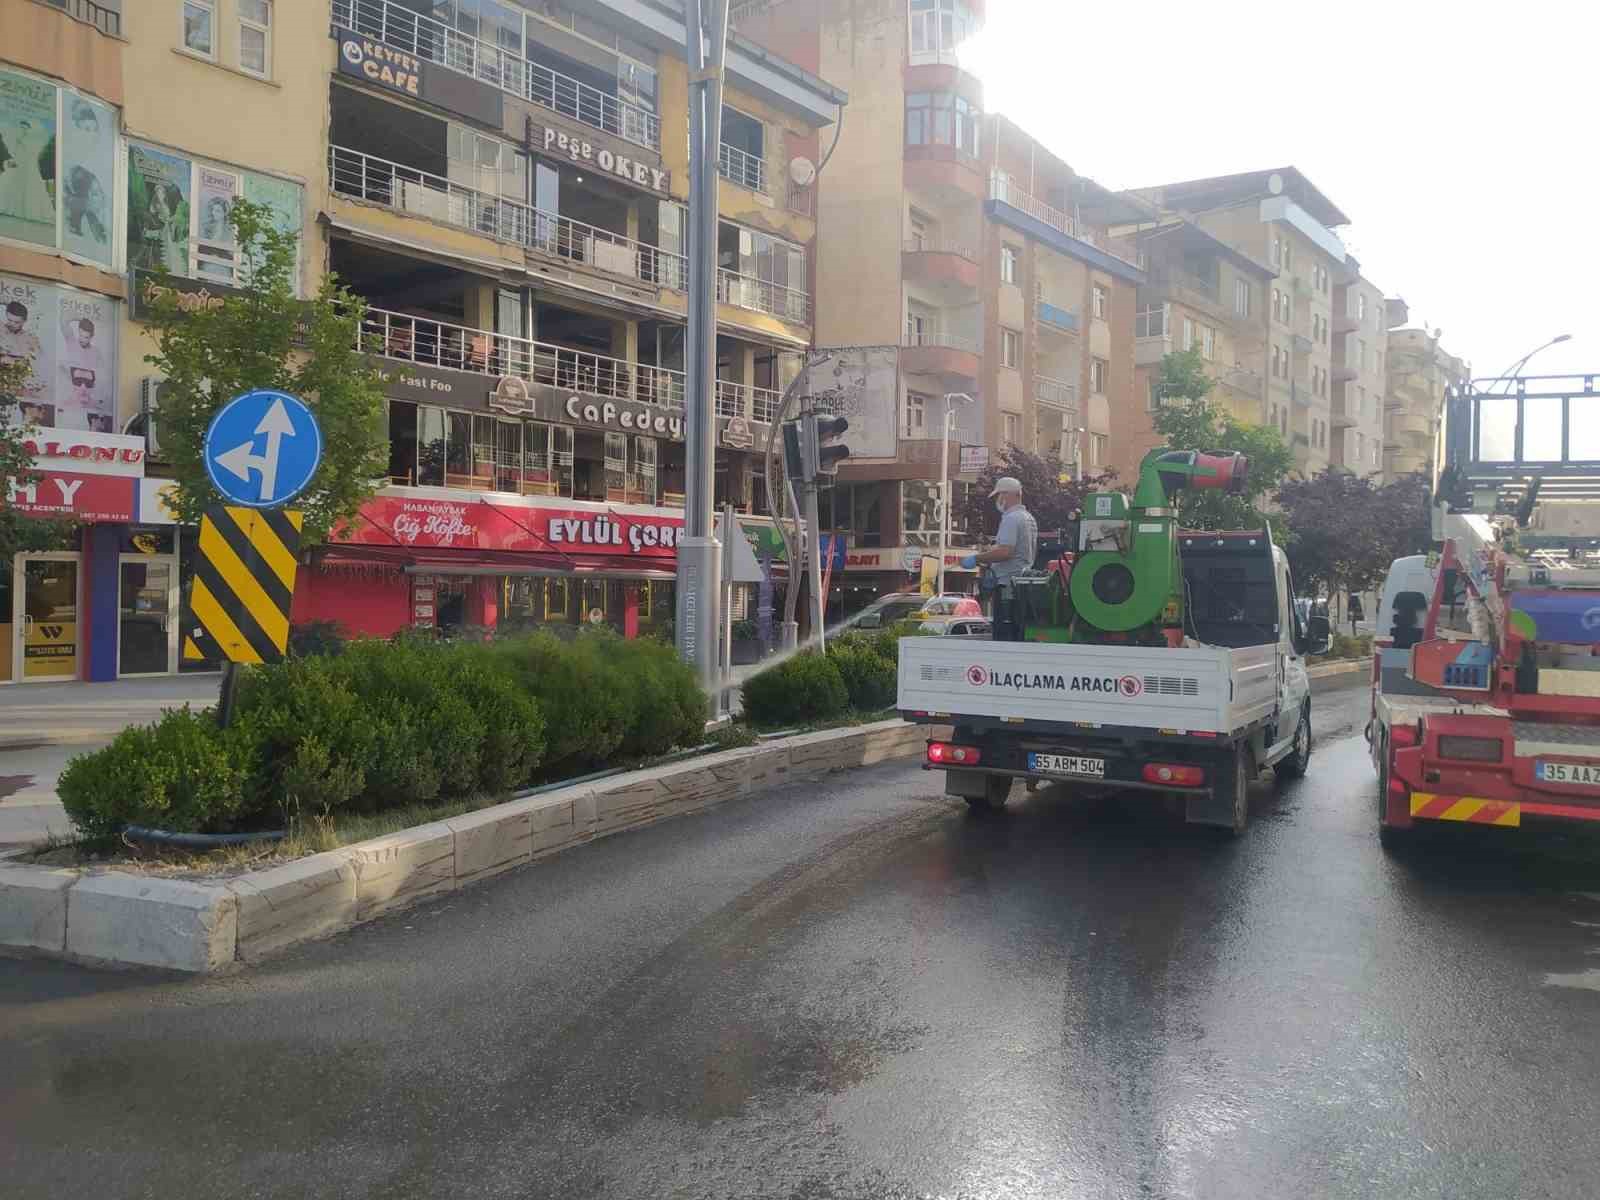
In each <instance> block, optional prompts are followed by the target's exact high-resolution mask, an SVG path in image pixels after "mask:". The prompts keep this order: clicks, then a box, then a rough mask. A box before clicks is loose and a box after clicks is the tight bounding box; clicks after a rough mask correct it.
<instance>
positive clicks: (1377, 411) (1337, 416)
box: [1329, 256, 1405, 482]
mask: <svg viewBox="0 0 1600 1200" xmlns="http://www.w3.org/2000/svg"><path fill="white" fill-rule="evenodd" d="M1404 308H1405V305H1404V303H1403V302H1402V301H1398V300H1395V301H1389V300H1385V299H1384V296H1383V293H1382V291H1380V290H1379V289H1378V288H1377V287H1376V286H1374V285H1373V284H1372V283H1371V282H1370V281H1369V280H1368V279H1366V278H1365V277H1364V276H1363V275H1362V274H1361V264H1360V263H1359V262H1357V261H1356V260H1355V258H1354V257H1352V256H1347V257H1346V259H1345V269H1344V271H1343V272H1341V273H1340V276H1339V281H1338V282H1336V283H1335V284H1334V287H1333V394H1332V398H1331V404H1330V413H1331V416H1330V418H1329V419H1330V421H1331V423H1332V425H1333V440H1332V453H1331V454H1330V455H1329V461H1330V462H1331V463H1332V465H1334V466H1336V467H1343V468H1345V469H1346V470H1348V471H1351V472H1353V473H1355V474H1357V475H1368V476H1371V477H1372V478H1373V480H1374V481H1375V482H1376V481H1378V480H1380V479H1381V478H1382V476H1383V473H1384V461H1383V440H1384V397H1385V395H1386V393H1387V391H1388V386H1387V375H1386V372H1385V367H1384V361H1385V359H1386V358H1387V357H1388V349H1389V324H1390V320H1391V318H1393V319H1394V320H1395V322H1396V323H1397V324H1398V323H1401V322H1403V321H1404V319H1405V318H1404V315H1403V313H1404Z"/></svg>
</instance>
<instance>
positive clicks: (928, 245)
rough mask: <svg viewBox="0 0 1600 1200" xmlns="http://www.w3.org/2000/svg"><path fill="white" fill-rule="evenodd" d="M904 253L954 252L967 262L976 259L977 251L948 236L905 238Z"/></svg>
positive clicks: (975, 260)
mask: <svg viewBox="0 0 1600 1200" xmlns="http://www.w3.org/2000/svg"><path fill="white" fill-rule="evenodd" d="M906 253H907V254H954V255H955V256H956V257H958V258H964V259H966V260H967V261H968V262H977V261H978V252H977V251H976V250H974V249H973V248H972V247H971V246H967V245H963V244H962V243H961V242H957V241H953V240H952V239H950V238H930V237H920V238H907V239H906Z"/></svg>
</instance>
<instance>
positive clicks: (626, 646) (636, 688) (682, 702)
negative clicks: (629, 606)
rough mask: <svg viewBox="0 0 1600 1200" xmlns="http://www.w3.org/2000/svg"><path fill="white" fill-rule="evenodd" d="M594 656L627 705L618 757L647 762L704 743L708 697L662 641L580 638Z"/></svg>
mask: <svg viewBox="0 0 1600 1200" xmlns="http://www.w3.org/2000/svg"><path fill="white" fill-rule="evenodd" d="M580 641H584V642H588V643H589V644H590V645H592V646H593V647H594V648H595V649H596V651H597V652H598V654H599V656H600V657H601V659H602V660H603V661H604V662H605V663H606V664H607V665H608V666H609V668H610V669H611V671H612V673H613V675H614V676H615V677H616V678H617V679H618V681H619V685H620V686H621V687H622V689H623V692H624V694H625V695H626V696H627V697H628V698H629V700H630V701H631V708H632V713H631V719H630V721H629V723H628V726H627V729H626V730H625V731H624V733H623V737H622V741H621V743H620V745H619V746H618V752H619V753H621V754H622V755H624V756H625V757H631V758H648V757H652V756H654V755H658V754H665V753H667V752H668V751H669V750H672V749H674V748H677V747H683V748H687V747H689V746H697V745H699V744H701V743H702V742H704V741H705V728H706V709H707V705H706V698H705V694H704V693H703V692H701V690H700V685H699V684H698V683H697V682H696V680H695V676H694V669H693V668H692V667H690V666H689V665H688V664H687V663H685V662H684V661H683V660H682V659H681V658H679V657H678V654H677V651H675V650H674V649H673V648H672V647H671V646H668V645H666V644H665V643H663V642H655V641H648V640H641V641H636V642H627V641H623V640H622V639H621V638H619V637H617V636H616V635H615V634H612V633H591V634H588V635H586V636H585V638H583V639H580Z"/></svg>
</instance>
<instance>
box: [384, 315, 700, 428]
mask: <svg viewBox="0 0 1600 1200" xmlns="http://www.w3.org/2000/svg"><path fill="white" fill-rule="evenodd" d="M357 349H359V350H361V351H362V352H364V353H367V354H375V355H380V356H382V357H384V358H392V359H399V360H401V361H403V362H415V363H422V364H424V365H426V366H431V367H446V368H449V369H450V370H453V371H471V372H473V373H475V374H478V375H487V376H490V377H501V376H506V375H514V376H516V377H517V378H519V379H524V380H526V381H528V382H529V383H542V384H547V385H549V386H551V387H557V388H561V389H562V390H564V391H571V392H579V393H582V394H584V395H587V396H598V397H600V398H602V399H608V400H632V401H636V402H638V403H640V404H655V405H658V406H660V407H662V408H670V409H677V410H679V411H682V409H683V406H684V405H683V372H682V371H674V370H671V369H669V368H666V367H652V366H648V365H646V364H644V363H630V362H627V361H625V360H623V359H620V358H610V357H608V356H606V355H603V354H591V353H589V352H588V351H586V350H573V349H570V348H569V347H566V346H558V345H555V344H553V343H549V342H536V341H533V340H531V339H529V338H521V337H512V336H510V335H509V334H504V333H494V332H491V331H489V330H486V329H472V328H469V327H467V326H465V325H451V324H448V323H446V322H444V321H435V320H432V319H430V318H428V317H414V316H411V315H409V314H407V313H399V312H392V311H390V310H388V309H382V308H368V309H367V310H366V314H365V316H364V317H363V318H362V322H361V336H360V343H359V345H358V347H357Z"/></svg>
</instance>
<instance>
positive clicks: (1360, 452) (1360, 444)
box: [1356, 429, 1367, 463]
mask: <svg viewBox="0 0 1600 1200" xmlns="http://www.w3.org/2000/svg"><path fill="white" fill-rule="evenodd" d="M1366 453H1367V446H1366V439H1364V438H1363V437H1362V436H1361V431H1360V430H1359V429H1358V430H1356V462H1358V463H1359V462H1360V461H1361V460H1362V459H1363V458H1365V457H1366Z"/></svg>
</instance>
